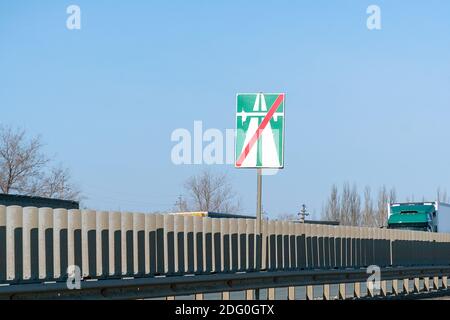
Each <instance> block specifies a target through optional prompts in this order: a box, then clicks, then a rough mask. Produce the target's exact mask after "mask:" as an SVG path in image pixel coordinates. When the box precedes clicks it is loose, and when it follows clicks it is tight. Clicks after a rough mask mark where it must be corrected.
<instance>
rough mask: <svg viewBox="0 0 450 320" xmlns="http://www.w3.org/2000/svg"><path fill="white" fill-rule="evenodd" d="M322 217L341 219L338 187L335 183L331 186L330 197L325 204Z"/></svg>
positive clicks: (329, 219) (330, 219)
mask: <svg viewBox="0 0 450 320" xmlns="http://www.w3.org/2000/svg"><path fill="white" fill-rule="evenodd" d="M322 217H324V218H325V220H328V221H340V219H341V217H340V202H339V193H338V188H337V186H336V185H335V184H333V185H332V186H331V192H330V197H329V198H328V200H327V204H326V205H325V209H324V213H323V214H322Z"/></svg>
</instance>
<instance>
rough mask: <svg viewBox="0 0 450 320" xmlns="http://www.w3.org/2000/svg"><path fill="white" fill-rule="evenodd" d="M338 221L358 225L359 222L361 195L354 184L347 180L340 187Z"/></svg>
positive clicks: (343, 223)
mask: <svg viewBox="0 0 450 320" xmlns="http://www.w3.org/2000/svg"><path fill="white" fill-rule="evenodd" d="M340 203H341V207H340V222H341V224H342V225H348V226H358V225H359V224H360V223H361V197H360V195H359V194H358V190H357V188H356V185H353V187H350V184H349V183H348V182H347V183H345V184H344V186H343V187H342V195H341V200H340Z"/></svg>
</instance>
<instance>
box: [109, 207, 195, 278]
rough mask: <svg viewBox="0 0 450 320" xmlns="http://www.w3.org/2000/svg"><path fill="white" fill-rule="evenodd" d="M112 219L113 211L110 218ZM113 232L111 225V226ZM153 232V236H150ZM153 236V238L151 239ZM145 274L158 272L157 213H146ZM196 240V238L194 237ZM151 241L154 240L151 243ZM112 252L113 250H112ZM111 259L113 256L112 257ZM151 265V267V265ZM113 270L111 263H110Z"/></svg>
mask: <svg viewBox="0 0 450 320" xmlns="http://www.w3.org/2000/svg"><path fill="white" fill-rule="evenodd" d="M109 221H111V213H110V219H109ZM109 229H110V231H109V232H110V234H111V226H109ZM150 234H152V236H150ZM150 238H152V239H150ZM144 239H145V274H154V273H155V272H156V215H155V214H146V215H145V237H144ZM111 241H112V239H111V236H110V238H109V243H110V245H109V247H110V248H111ZM194 241H195V238H194ZM150 242H152V243H151V244H150ZM110 252H111V250H110ZM110 261H111V258H110ZM150 266H151V267H150ZM109 267H110V270H111V263H110V264H109Z"/></svg>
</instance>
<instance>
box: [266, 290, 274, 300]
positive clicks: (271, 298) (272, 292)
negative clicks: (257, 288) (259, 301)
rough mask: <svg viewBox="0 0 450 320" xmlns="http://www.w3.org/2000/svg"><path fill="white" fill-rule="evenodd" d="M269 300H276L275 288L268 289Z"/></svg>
mask: <svg viewBox="0 0 450 320" xmlns="http://www.w3.org/2000/svg"><path fill="white" fill-rule="evenodd" d="M267 300H275V288H268V289H267Z"/></svg>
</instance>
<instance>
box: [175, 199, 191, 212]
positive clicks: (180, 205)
mask: <svg viewBox="0 0 450 320" xmlns="http://www.w3.org/2000/svg"><path fill="white" fill-rule="evenodd" d="M175 211H178V212H186V211H189V209H188V205H187V201H186V200H185V199H184V198H183V196H182V195H179V196H178V199H177V201H176V202H175Z"/></svg>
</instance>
